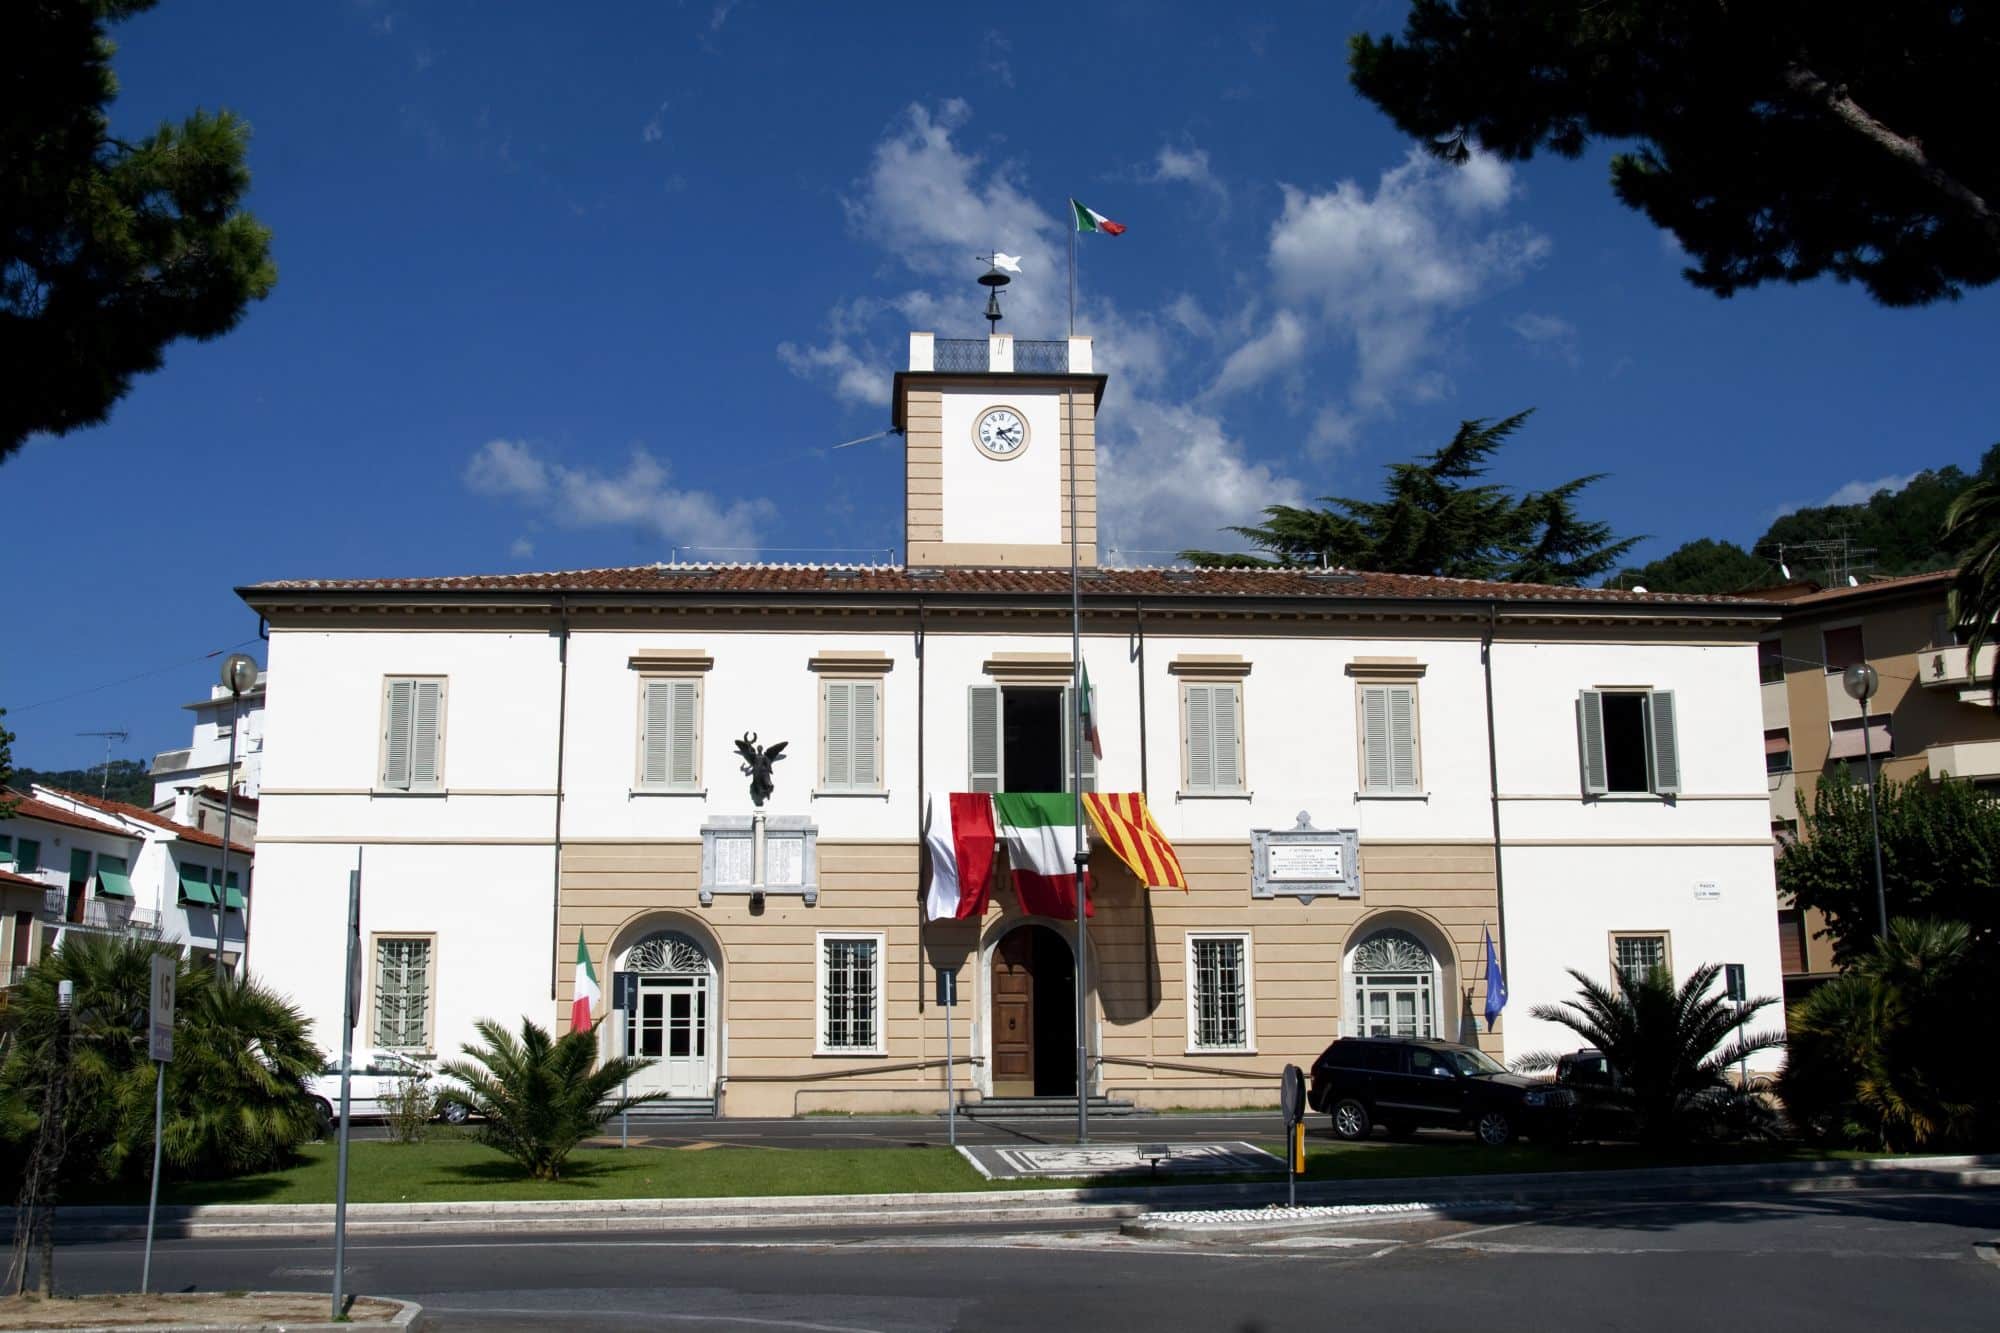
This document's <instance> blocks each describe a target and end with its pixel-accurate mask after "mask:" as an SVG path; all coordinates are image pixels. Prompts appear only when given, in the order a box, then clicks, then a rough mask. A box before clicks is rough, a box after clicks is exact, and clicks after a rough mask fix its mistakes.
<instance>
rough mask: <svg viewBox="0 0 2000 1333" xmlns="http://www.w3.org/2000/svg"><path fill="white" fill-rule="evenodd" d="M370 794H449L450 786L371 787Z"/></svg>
mask: <svg viewBox="0 0 2000 1333" xmlns="http://www.w3.org/2000/svg"><path fill="white" fill-rule="evenodd" d="M368 794H369V795H370V796H449V795H451V789H450V788H449V787H370V788H369V789H368Z"/></svg>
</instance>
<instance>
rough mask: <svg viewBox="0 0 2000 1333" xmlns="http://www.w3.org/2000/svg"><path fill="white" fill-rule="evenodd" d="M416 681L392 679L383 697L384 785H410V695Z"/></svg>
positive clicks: (395, 788)
mask: <svg viewBox="0 0 2000 1333" xmlns="http://www.w3.org/2000/svg"><path fill="white" fill-rule="evenodd" d="M415 685H416V682H415V681H411V680H392V681H389V682H388V683H387V685H386V686H385V687H384V698H383V701H382V785H383V786H384V787H386V788H389V789H390V790H392V791H402V790H405V789H407V788H408V787H409V785H410V702H411V700H410V696H411V693H412V689H413V687H414V686H415Z"/></svg>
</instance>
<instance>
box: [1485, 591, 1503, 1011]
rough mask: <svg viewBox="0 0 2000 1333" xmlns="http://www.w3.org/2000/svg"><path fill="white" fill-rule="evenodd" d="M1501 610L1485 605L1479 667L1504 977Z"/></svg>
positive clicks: (1498, 928)
mask: <svg viewBox="0 0 2000 1333" xmlns="http://www.w3.org/2000/svg"><path fill="white" fill-rule="evenodd" d="M1499 627H1500V607H1499V604H1498V603H1497V602H1488V603H1487V604H1486V633H1485V635H1484V636H1483V637H1482V638H1481V640H1480V644H1479V661H1480V665H1481V666H1482V667H1483V668H1484V669H1485V672H1486V780H1487V785H1488V788H1489V790H1490V793H1491V796H1492V801H1493V901H1494V907H1495V911H1496V913H1497V915H1498V916H1499V918H1500V919H1499V920H1498V921H1496V922H1495V923H1494V929H1495V930H1497V931H1499V933H1500V974H1501V975H1502V976H1505V975H1506V974H1507V971H1508V968H1507V872H1506V869H1505V864H1506V863H1505V862H1504V861H1503V860H1502V859H1501V854H1500V744H1499V740H1498V738H1497V734H1496V730H1495V727H1494V723H1493V642H1494V636H1495V635H1496V634H1497V633H1498V632H1499Z"/></svg>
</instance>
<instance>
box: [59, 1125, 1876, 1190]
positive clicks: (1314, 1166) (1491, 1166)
mask: <svg viewBox="0 0 2000 1333" xmlns="http://www.w3.org/2000/svg"><path fill="white" fill-rule="evenodd" d="M1262 1146H1263V1147H1265V1148H1266V1149H1268V1150H1269V1151H1271V1152H1273V1153H1281V1152H1282V1146H1281V1144H1280V1143H1278V1142H1277V1141H1271V1142H1267V1143H1264V1144H1263V1145H1262ZM351 1153H352V1157H351V1161H350V1166H349V1174H348V1193H347V1197H348V1198H349V1199H350V1200H351V1201H353V1202H355V1203H443V1202H475V1201H482V1200H484V1201H502V1200H538V1199H679V1198H701V1197H731V1196H734V1197H750V1196H758V1195H773V1194H893V1193H903V1192H913V1193H928V1192H935V1191H952V1190H984V1189H1060V1188H1065V1187H1070V1186H1078V1185H1093V1184H1103V1185H1112V1184H1120V1185H1124V1184H1143V1183H1145V1182H1144V1181H1142V1180H1132V1179H1129V1178H1128V1179H1109V1178H1106V1179H1098V1180H1055V1181H1020V1182H1008V1183H999V1182H992V1181H987V1180H985V1179H983V1178H982V1177H981V1176H980V1175H979V1174H978V1173H977V1172H976V1171H974V1170H973V1169H972V1167H971V1166H970V1165H968V1164H967V1163H966V1161H965V1160H964V1159H963V1158H962V1157H960V1156H959V1155H958V1154H956V1153H954V1152H952V1151H951V1150H950V1149H948V1148H943V1147H914V1148H812V1149H784V1148H709V1149H701V1150H690V1149H677V1148H630V1149H622V1150H621V1149H618V1148H585V1149H579V1150H578V1151H577V1152H576V1153H575V1154H574V1155H572V1156H571V1158H570V1160H569V1166H568V1170H567V1173H566V1175H565V1178H564V1179H563V1180H561V1181H559V1182H557V1183H554V1184H544V1183H537V1182H534V1181H530V1180H528V1179H526V1178H525V1177H524V1176H523V1175H522V1174H521V1172H520V1171H519V1170H518V1169H517V1168H516V1167H515V1166H514V1164H513V1163H512V1162H511V1161H509V1160H507V1159H506V1158H504V1157H502V1156H501V1155H500V1154H499V1153H498V1152H495V1151H494V1150H492V1149H490V1148H487V1147H484V1146H482V1145H481V1144H478V1143H475V1142H472V1141H470V1140H468V1139H460V1138H451V1139H441V1140H434V1141H431V1142H427V1143H420V1144H400V1143H384V1142H375V1141H370V1142H364V1143H356V1144H354V1145H352V1148H351ZM1827 1155H1828V1154H1824V1153H1814V1152H1809V1151H1806V1150H1802V1149H1788V1148H1786V1147H1783V1146H1781V1145H1780V1146H1774V1147H1767V1148H1761V1149H1749V1148H1743V1149H1735V1150H1728V1151H1708V1152H1702V1153H1684V1154H1678V1155H1666V1154H1660V1153H1653V1152H1647V1151H1645V1150H1642V1149H1639V1148H1632V1147H1622V1146H1588V1147H1579V1148H1571V1149H1566V1150H1559V1149H1552V1148H1543V1147H1539V1146H1536V1145H1530V1144H1519V1145H1515V1146H1514V1147H1511V1148H1506V1149H1501V1150H1498V1151H1495V1150H1492V1149H1487V1148H1482V1147H1480V1146H1479V1145H1477V1144H1474V1143H1469V1142H1466V1141H1464V1140H1438V1141H1436V1142H1421V1141H1420V1142H1417V1143H1407V1144H1405V1143H1379V1142H1378V1143H1368V1144H1347V1143H1326V1142H1318V1143H1313V1144H1311V1145H1309V1147H1308V1149H1307V1154H1306V1173H1305V1176H1304V1177H1303V1179H1307V1180H1385V1179H1394V1178H1397V1177H1407V1176H1442V1175H1475V1174H1490V1173H1494V1172H1508V1171H1590V1170H1616V1169H1624V1168H1636V1167H1653V1166H1689V1165H1706V1164H1715V1163H1724V1162H1754V1161H1789V1160H1809V1159H1817V1158H1823V1157H1825V1156H1827ZM1835 1155H1836V1156H1841V1157H1855V1156H1862V1155H1863V1154H1853V1153H1846V1154H1835ZM333 1178H334V1147H333V1145H332V1144H325V1143H315V1144H310V1145H308V1146H307V1147H305V1148H304V1149H302V1150H301V1152H300V1154H299V1161H298V1162H297V1164H296V1165H294V1166H292V1167H290V1168H288V1169H286V1170H283V1171H274V1172H269V1173H265V1174H262V1175H254V1176H242V1177H239V1178H237V1179H234V1180H221V1181H192V1182H168V1183H165V1184H163V1185H162V1186H161V1189H160V1201H161V1202H162V1203H177V1204H196V1203H331V1202H332V1201H333V1186H334V1179H333ZM1283 1178H1284V1173H1283V1171H1282V1169H1281V1170H1279V1171H1278V1172H1277V1173H1275V1174H1274V1175H1273V1176H1271V1177H1269V1179H1272V1180H1282V1179H1283ZM1232 1179H1237V1180H1241V1179H1246V1177H1233V1178H1232ZM1179 1183H1192V1182H1189V1181H1187V1180H1185V1179H1183V1180H1182V1181H1181V1182H1179ZM66 1201H67V1202H70V1203H144V1202H145V1189H144V1186H143V1185H139V1186H136V1187H127V1188H122V1189H102V1190H96V1191H92V1192H90V1193H89V1194H88V1195H86V1194H84V1193H83V1192H80V1191H72V1192H71V1193H70V1194H69V1196H68V1198H67V1200H66Z"/></svg>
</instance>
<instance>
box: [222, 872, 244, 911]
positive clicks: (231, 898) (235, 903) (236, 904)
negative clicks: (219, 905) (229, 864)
mask: <svg viewBox="0 0 2000 1333" xmlns="http://www.w3.org/2000/svg"><path fill="white" fill-rule="evenodd" d="M222 901H223V902H224V903H225V904H226V905H228V906H230V907H233V908H235V909H236V910H237V911H239V912H240V911H242V910H243V890H242V889H240V888H238V887H237V886H236V872H235V871H234V870H232V871H230V872H229V882H228V883H227V884H225V885H224V886H223V888H222Z"/></svg>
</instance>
